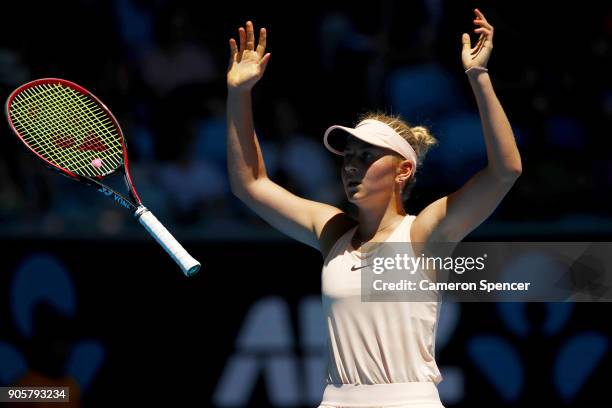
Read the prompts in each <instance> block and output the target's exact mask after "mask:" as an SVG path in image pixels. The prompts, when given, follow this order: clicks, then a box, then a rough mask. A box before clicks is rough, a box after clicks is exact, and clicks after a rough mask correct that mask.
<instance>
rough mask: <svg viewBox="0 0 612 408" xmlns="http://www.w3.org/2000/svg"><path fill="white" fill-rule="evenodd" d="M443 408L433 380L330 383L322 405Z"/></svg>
mask: <svg viewBox="0 0 612 408" xmlns="http://www.w3.org/2000/svg"><path fill="white" fill-rule="evenodd" d="M345 407H346V408H353V407H359V408H379V407H393V408H444V406H443V405H442V402H441V401H440V395H439V394H438V388H437V387H436V385H435V384H434V383H433V382H407V383H393V384H372V385H362V384H360V385H355V384H328V385H327V386H326V387H325V391H324V392H323V401H321V405H320V406H319V408H345Z"/></svg>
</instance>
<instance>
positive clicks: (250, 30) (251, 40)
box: [246, 21, 255, 51]
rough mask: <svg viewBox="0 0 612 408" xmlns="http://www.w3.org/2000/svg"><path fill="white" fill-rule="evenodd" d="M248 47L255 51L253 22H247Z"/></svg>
mask: <svg viewBox="0 0 612 408" xmlns="http://www.w3.org/2000/svg"><path fill="white" fill-rule="evenodd" d="M246 49H247V50H249V51H253V50H254V49H255V33H254V32H253V23H251V22H250V21H247V23H246Z"/></svg>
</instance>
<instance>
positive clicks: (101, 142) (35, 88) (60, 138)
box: [6, 78, 200, 276]
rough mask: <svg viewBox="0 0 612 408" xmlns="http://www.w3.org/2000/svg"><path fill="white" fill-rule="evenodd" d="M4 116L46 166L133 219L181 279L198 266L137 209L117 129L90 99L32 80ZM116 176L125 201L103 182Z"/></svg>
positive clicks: (59, 82)
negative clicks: (123, 186) (179, 271)
mask: <svg viewBox="0 0 612 408" xmlns="http://www.w3.org/2000/svg"><path fill="white" fill-rule="evenodd" d="M6 117H7V119H8V122H9V125H10V126H11V128H12V129H13V131H14V132H15V134H16V135H17V137H18V138H19V140H21V142H22V143H23V144H24V145H25V146H26V147H27V148H28V149H29V150H30V151H31V152H32V153H34V155H36V156H37V157H38V158H39V159H40V160H42V162H43V163H44V164H45V165H46V166H47V167H48V168H50V169H52V170H55V171H59V172H60V173H61V174H63V175H65V176H68V177H70V178H71V179H74V180H77V181H80V182H82V183H85V184H87V185H90V186H92V187H94V188H96V189H97V190H98V191H99V192H101V193H103V194H104V195H106V196H108V197H110V198H112V199H114V200H115V201H116V202H117V203H118V204H119V205H121V206H122V207H125V208H126V209H128V210H129V211H131V212H132V213H133V214H134V216H136V218H137V219H138V221H140V223H141V224H142V225H143V226H144V227H145V229H146V230H147V231H149V233H150V234H151V235H152V236H153V237H154V238H155V240H156V241H157V242H158V243H159V244H160V245H161V246H162V247H163V248H164V249H165V250H166V252H168V254H169V255H170V256H171V257H172V259H174V261H176V263H177V264H178V265H179V266H180V267H181V269H182V270H183V273H184V274H185V275H187V276H192V275H194V274H195V273H197V272H198V270H199V269H200V263H199V262H198V261H196V260H195V259H194V258H193V257H191V255H189V253H187V251H186V250H185V248H183V247H182V246H181V244H180V243H179V242H178V241H177V240H176V239H175V238H174V237H173V236H172V235H171V234H170V233H169V232H168V230H167V229H166V228H165V227H164V226H163V225H162V224H161V223H160V222H159V221H158V220H157V218H155V216H154V215H153V214H152V213H151V211H149V210H148V209H147V208H146V207H145V206H143V205H142V202H141V200H140V197H139V196H138V193H137V192H136V189H135V188H134V183H133V182H132V178H131V176H130V171H129V168H128V155H127V146H126V142H125V137H124V136H123V132H122V131H121V127H120V126H119V123H118V122H117V120H116V119H115V117H114V116H113V114H112V113H111V111H110V110H109V109H108V108H107V107H106V106H105V105H104V104H103V103H102V102H101V101H100V100H99V99H98V98H97V97H96V96H95V95H93V94H92V93H91V92H89V91H88V90H86V89H85V88H83V87H81V86H79V85H77V84H75V83H72V82H70V81H66V80H64V79H57V78H43V79H37V80H35V81H32V82H28V83H27V84H24V85H22V86H20V87H19V88H17V89H16V90H14V91H13V93H11V95H10V96H9V98H8V100H7V101H6ZM117 173H122V174H123V178H124V180H125V183H126V185H127V188H128V191H129V198H127V197H125V196H124V195H122V194H119V193H118V192H117V191H115V190H113V189H112V188H110V187H109V186H107V185H106V184H104V183H102V180H104V179H105V178H107V177H110V176H112V175H114V174H117Z"/></svg>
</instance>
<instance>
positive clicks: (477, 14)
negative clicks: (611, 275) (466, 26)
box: [474, 9, 489, 24]
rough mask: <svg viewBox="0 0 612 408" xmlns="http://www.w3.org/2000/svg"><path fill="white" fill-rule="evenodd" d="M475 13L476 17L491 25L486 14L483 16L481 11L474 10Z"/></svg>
mask: <svg viewBox="0 0 612 408" xmlns="http://www.w3.org/2000/svg"><path fill="white" fill-rule="evenodd" d="M474 13H475V14H476V17H478V18H479V19H480V20H482V21H484V22H485V23H486V24H489V23H488V21H487V19H486V18H485V16H484V14H482V13H481V11H480V10H478V9H474Z"/></svg>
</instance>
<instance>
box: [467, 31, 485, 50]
mask: <svg viewBox="0 0 612 408" xmlns="http://www.w3.org/2000/svg"><path fill="white" fill-rule="evenodd" d="M486 39H487V37H486V36H485V35H484V34H480V37H478V41H477V42H476V45H475V46H474V48H472V49H471V50H470V53H471V54H472V55H474V54H478V52H480V49H481V48H482V46H483V45H484V43H485V41H486Z"/></svg>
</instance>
